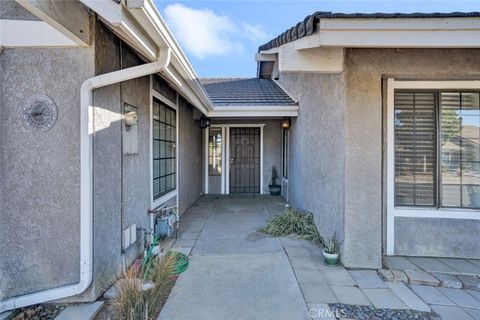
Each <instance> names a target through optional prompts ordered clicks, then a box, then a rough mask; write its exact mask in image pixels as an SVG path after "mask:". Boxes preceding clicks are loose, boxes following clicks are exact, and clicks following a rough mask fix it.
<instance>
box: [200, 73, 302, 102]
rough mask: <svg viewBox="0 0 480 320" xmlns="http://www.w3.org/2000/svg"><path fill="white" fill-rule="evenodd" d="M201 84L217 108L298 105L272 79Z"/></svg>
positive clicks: (234, 79) (204, 82)
mask: <svg viewBox="0 0 480 320" xmlns="http://www.w3.org/2000/svg"><path fill="white" fill-rule="evenodd" d="M201 82H202V84H203V86H204V87H205V89H206V90H207V92H208V95H209V96H210V100H212V102H213V104H214V105H215V106H240V105H241V106H268V105H271V106H281V105H285V106H289V105H296V103H295V101H293V100H292V98H291V97H290V96H289V95H288V94H287V93H286V92H285V91H283V90H282V89H281V88H280V87H279V86H278V85H277V84H276V83H275V81H273V80H271V79H259V78H206V79H201Z"/></svg>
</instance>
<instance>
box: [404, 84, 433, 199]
mask: <svg viewBox="0 0 480 320" xmlns="http://www.w3.org/2000/svg"><path fill="white" fill-rule="evenodd" d="M435 101H436V94H435V92H396V93H395V205H396V206H435V205H436V202H435V183H436V182H435V163H436V134H435V133H436V125H435V122H436V121H435Z"/></svg>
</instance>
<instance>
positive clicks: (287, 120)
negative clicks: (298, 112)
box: [282, 118, 290, 129]
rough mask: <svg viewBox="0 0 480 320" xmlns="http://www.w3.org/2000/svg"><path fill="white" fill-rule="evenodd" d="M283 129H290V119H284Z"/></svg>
mask: <svg viewBox="0 0 480 320" xmlns="http://www.w3.org/2000/svg"><path fill="white" fill-rule="evenodd" d="M282 129H290V118H283V119H282Z"/></svg>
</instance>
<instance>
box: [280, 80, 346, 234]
mask: <svg viewBox="0 0 480 320" xmlns="http://www.w3.org/2000/svg"><path fill="white" fill-rule="evenodd" d="M280 82H281V84H282V85H283V86H284V87H285V88H286V89H287V90H288V91H289V92H290V93H291V94H292V95H294V97H295V98H296V99H298V100H299V107H300V111H299V114H298V117H297V118H292V125H291V128H290V133H289V134H290V139H289V141H290V146H289V172H288V195H289V201H290V202H291V204H292V206H293V207H295V208H298V209H301V210H307V211H310V212H312V213H313V215H314V218H315V223H316V225H317V227H318V230H319V232H320V234H321V235H322V236H323V237H331V236H332V235H333V234H334V232H337V236H338V237H339V239H340V240H341V239H343V211H344V158H345V147H344V144H345V142H344V141H345V140H344V123H345V79H344V75H343V74H321V73H282V74H281V76H280Z"/></svg>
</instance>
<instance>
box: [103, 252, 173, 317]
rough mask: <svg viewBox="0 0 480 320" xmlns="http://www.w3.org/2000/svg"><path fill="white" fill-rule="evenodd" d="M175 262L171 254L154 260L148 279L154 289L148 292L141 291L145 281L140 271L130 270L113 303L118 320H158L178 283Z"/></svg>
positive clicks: (118, 285)
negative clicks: (175, 274)
mask: <svg viewBox="0 0 480 320" xmlns="http://www.w3.org/2000/svg"><path fill="white" fill-rule="evenodd" d="M174 263H175V259H174V257H173V256H168V255H165V256H163V257H161V258H156V259H153V260H152V262H151V266H150V267H149V268H150V269H149V273H148V277H147V279H146V280H147V281H148V282H151V284H152V285H153V287H152V288H151V289H148V290H142V287H143V286H144V281H143V280H142V278H143V277H142V276H143V273H142V272H141V270H139V271H137V270H135V269H134V268H131V269H130V270H129V271H128V272H127V273H126V274H125V277H124V279H122V280H120V281H117V284H116V287H115V289H116V291H117V296H116V298H115V299H114V300H113V308H114V310H115V315H116V319H125V320H143V319H154V318H156V317H157V316H158V314H159V313H160V310H161V308H162V306H163V304H164V303H165V301H166V300H167V298H168V295H169V293H170V290H171V289H172V286H173V284H174V282H175V277H174V276H173V268H174Z"/></svg>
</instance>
